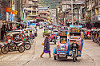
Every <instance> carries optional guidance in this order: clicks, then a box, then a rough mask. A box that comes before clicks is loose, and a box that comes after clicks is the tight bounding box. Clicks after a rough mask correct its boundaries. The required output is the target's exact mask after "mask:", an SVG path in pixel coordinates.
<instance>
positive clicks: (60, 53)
mask: <svg viewBox="0 0 100 66" xmlns="http://www.w3.org/2000/svg"><path fill="white" fill-rule="evenodd" d="M80 28H82V26H81V25H77V26H74V25H70V28H69V30H68V32H67V36H66V35H64V33H63V34H62V35H60V37H59V41H58V44H57V47H56V48H54V60H56V59H67V57H68V56H70V57H72V58H73V62H75V61H76V60H77V57H81V53H82V47H83V38H84V36H83V32H80Z"/></svg>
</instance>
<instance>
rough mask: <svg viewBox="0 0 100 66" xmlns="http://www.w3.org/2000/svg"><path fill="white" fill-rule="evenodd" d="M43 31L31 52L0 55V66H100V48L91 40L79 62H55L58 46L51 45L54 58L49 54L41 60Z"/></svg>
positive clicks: (40, 31) (85, 45)
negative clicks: (54, 52)
mask: <svg viewBox="0 0 100 66" xmlns="http://www.w3.org/2000/svg"><path fill="white" fill-rule="evenodd" d="M42 42H43V37H42V29H41V30H39V31H38V37H37V38H35V39H34V43H33V44H32V48H31V50H27V51H25V52H24V53H19V52H17V51H16V52H10V53H8V54H5V55H4V54H0V66H100V63H99V62H100V46H98V45H97V44H95V43H93V42H92V41H91V40H85V41H84V48H83V52H82V57H80V58H78V61H77V62H73V61H72V58H70V57H68V60H63V61H62V60H56V61H55V60H53V48H54V47H55V46H56V45H54V44H53V43H51V45H50V47H51V53H52V58H49V55H48V54H44V56H43V58H40V54H41V53H42V51H43V46H42V45H41V43H42Z"/></svg>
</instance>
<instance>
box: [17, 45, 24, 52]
mask: <svg viewBox="0 0 100 66" xmlns="http://www.w3.org/2000/svg"><path fill="white" fill-rule="evenodd" d="M18 51H19V52H20V53H23V52H24V51H25V47H24V46H23V45H21V46H19V48H18Z"/></svg>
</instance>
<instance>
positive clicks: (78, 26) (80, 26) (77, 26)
mask: <svg viewBox="0 0 100 66" xmlns="http://www.w3.org/2000/svg"><path fill="white" fill-rule="evenodd" d="M70 27H71V28H82V25H70Z"/></svg>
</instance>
